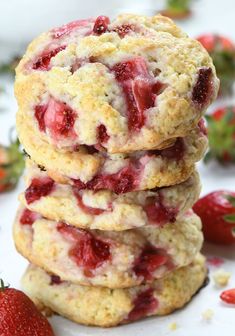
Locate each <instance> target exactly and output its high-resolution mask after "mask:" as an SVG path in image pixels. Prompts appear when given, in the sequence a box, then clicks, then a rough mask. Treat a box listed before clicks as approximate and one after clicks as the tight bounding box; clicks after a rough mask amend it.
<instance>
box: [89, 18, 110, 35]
mask: <svg viewBox="0 0 235 336" xmlns="http://www.w3.org/2000/svg"><path fill="white" fill-rule="evenodd" d="M109 23H110V20H109V18H108V17H107V16H98V17H97V19H96V20H95V24H94V28H93V32H94V33H95V34H97V35H101V34H103V33H106V31H107V30H108V25H109Z"/></svg>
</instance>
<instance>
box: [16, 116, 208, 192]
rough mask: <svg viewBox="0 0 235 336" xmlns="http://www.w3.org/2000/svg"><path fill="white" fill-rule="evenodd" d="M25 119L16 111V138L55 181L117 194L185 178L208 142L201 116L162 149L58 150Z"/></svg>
mask: <svg viewBox="0 0 235 336" xmlns="http://www.w3.org/2000/svg"><path fill="white" fill-rule="evenodd" d="M29 121H30V120H29V118H28V119H27V118H26V116H23V115H18V124H19V125H20V128H19V138H20V140H21V142H22V144H24V147H25V150H26V151H27V153H28V155H29V156H30V157H31V158H32V159H33V160H34V161H35V162H36V163H37V164H39V165H40V166H41V167H42V168H45V169H46V170H47V172H48V175H49V176H51V177H52V178H53V179H54V180H55V181H57V182H59V183H67V184H72V185H76V186H77V187H79V188H80V189H89V190H94V191H97V190H101V189H108V190H112V191H114V192H115V193H117V194H121V193H126V192H130V191H134V190H145V189H153V188H155V187H163V186H169V185H174V184H176V183H180V182H183V181H185V180H186V179H187V178H189V176H190V175H191V174H192V172H193V170H194V168H195V167H194V166H195V163H196V162H197V161H199V160H200V159H201V158H202V157H203V155H204V153H205V151H206V149H207V144H208V140H207V136H206V129H205V126H204V121H203V120H202V119H201V120H200V122H199V124H198V125H197V126H196V127H195V128H194V129H193V130H192V131H191V134H190V135H188V136H186V137H184V138H178V139H177V140H176V142H175V143H174V144H173V145H172V146H170V147H168V148H166V149H163V150H151V151H136V152H133V153H131V154H112V155H110V154H107V153H106V152H104V151H97V150H96V149H95V148H94V147H91V146H84V145H83V146H78V148H76V150H75V151H73V152H61V151H58V150H56V149H55V148H54V147H53V146H52V145H50V144H48V143H46V142H45V141H44V140H43V139H41V138H40V137H39V136H38V134H37V131H34V130H33V126H32V123H31V124H29ZM31 122H32V120H31Z"/></svg>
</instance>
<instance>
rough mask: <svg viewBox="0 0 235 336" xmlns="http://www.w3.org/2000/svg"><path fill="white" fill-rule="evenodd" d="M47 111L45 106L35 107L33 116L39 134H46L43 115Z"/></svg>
mask: <svg viewBox="0 0 235 336" xmlns="http://www.w3.org/2000/svg"><path fill="white" fill-rule="evenodd" d="M46 110H47V105H37V106H35V108H34V115H35V118H36V119H37V122H38V127H39V130H40V131H41V132H46V125H45V120H44V117H45V113H46Z"/></svg>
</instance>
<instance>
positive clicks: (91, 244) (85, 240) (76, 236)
mask: <svg viewBox="0 0 235 336" xmlns="http://www.w3.org/2000/svg"><path fill="white" fill-rule="evenodd" d="M57 230H58V231H59V232H60V233H61V234H62V235H63V236H64V237H65V238H66V239H68V240H69V241H71V242H72V247H71V249H70V251H69V256H70V257H71V258H72V259H73V260H74V261H75V262H76V264H77V265H78V266H79V267H83V268H84V274H85V275H86V276H88V277H92V276H93V273H92V270H94V269H96V268H98V267H100V266H101V265H102V264H103V263H104V262H107V261H108V260H110V259H111V252H110V244H109V243H107V242H105V241H103V240H101V239H98V238H96V237H94V236H93V235H92V234H91V233H90V232H88V231H85V230H80V229H77V228H74V227H72V226H70V225H67V224H64V223H59V224H58V226H57Z"/></svg>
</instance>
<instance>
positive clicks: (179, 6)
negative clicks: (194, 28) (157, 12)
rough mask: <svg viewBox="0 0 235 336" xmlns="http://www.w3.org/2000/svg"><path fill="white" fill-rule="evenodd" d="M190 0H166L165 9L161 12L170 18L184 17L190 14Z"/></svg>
mask: <svg viewBox="0 0 235 336" xmlns="http://www.w3.org/2000/svg"><path fill="white" fill-rule="evenodd" d="M191 1H192V0H166V9H165V10H163V11H162V12H161V13H162V14H163V15H165V16H168V17H170V18H172V19H184V18H186V17H188V16H190V14H191V11H190V3H191Z"/></svg>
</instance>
